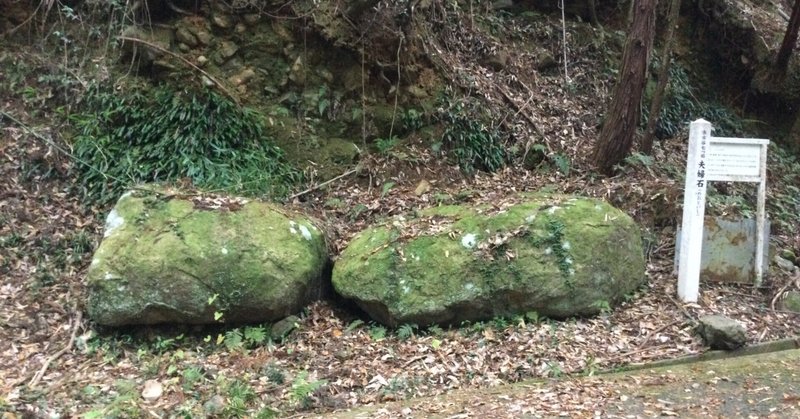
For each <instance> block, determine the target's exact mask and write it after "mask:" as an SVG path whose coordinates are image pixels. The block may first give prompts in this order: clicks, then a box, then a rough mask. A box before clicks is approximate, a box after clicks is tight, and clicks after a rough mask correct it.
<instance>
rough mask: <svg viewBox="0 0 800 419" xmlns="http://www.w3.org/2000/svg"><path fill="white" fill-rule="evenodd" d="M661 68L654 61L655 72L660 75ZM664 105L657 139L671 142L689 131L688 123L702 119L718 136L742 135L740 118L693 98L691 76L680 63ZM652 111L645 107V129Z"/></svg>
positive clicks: (673, 72) (672, 69) (673, 69)
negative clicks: (685, 130) (709, 124)
mask: <svg viewBox="0 0 800 419" xmlns="http://www.w3.org/2000/svg"><path fill="white" fill-rule="evenodd" d="M659 66H660V64H659V63H658V60H655V59H654V60H653V61H652V67H653V70H652V71H653V72H654V73H657V72H658V68H659ZM664 93H665V95H664V102H663V104H662V106H661V113H660V115H659V119H658V123H656V137H658V138H662V139H663V138H671V137H674V136H676V135H678V134H679V133H680V131H681V130H682V129H684V128H686V127H688V124H689V122H691V121H693V120H695V119H698V118H703V119H705V120H707V121H709V122H711V123H712V124H713V125H714V131H715V135H717V136H720V137H721V136H733V135H735V134H740V133H741V132H742V123H741V120H740V119H739V117H738V116H737V115H736V114H734V113H733V112H731V111H730V110H728V109H727V108H725V107H724V106H722V105H720V104H718V103H715V102H711V101H709V102H706V103H704V102H703V101H701V100H700V99H698V98H697V97H696V96H695V94H694V87H693V86H692V84H691V80H690V79H689V74H688V73H687V72H686V70H685V69H684V68H683V67H682V66H681V65H680V64H678V63H672V65H670V67H669V83H668V84H667V88H666V91H665V92H664ZM649 112H650V108H649V106H645V107H644V108H643V112H642V125H647V120H648V118H649V117H650V116H649Z"/></svg>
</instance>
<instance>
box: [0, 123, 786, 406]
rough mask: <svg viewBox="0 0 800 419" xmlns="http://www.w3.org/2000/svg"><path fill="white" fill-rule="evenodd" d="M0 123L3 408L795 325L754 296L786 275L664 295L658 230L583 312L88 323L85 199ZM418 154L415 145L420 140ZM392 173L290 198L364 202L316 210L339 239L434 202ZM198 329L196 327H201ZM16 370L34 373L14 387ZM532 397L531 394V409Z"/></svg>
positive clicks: (417, 389) (758, 332)
mask: <svg viewBox="0 0 800 419" xmlns="http://www.w3.org/2000/svg"><path fill="white" fill-rule="evenodd" d="M3 136H4V141H3V145H2V149H0V156H2V171H3V173H2V175H3V178H4V179H8V180H9V181H8V182H5V183H4V184H3V186H2V190H0V194H2V196H3V200H2V205H0V209H2V216H3V217H4V223H3V225H2V230H1V232H2V237H3V240H4V241H3V253H2V258H3V260H2V266H3V276H4V281H3V284H2V287H0V298H2V300H3V304H2V305H1V306H0V307H2V308H0V316H1V317H0V318H1V319H2V324H1V326H2V327H1V328H0V334H2V335H1V336H0V338H2V339H1V340H0V341H1V342H2V344H0V345H2V346H0V349H1V350H0V381H1V382H2V393H1V394H2V395H3V396H2V397H3V403H5V404H6V408H7V409H12V410H15V411H18V412H31V413H35V414H37V415H39V414H51V413H57V414H61V415H64V416H76V415H80V414H83V413H86V412H99V413H100V414H101V415H117V416H128V415H142V416H145V415H148V414H150V413H152V414H154V415H158V416H164V415H167V416H168V415H169V414H170V413H174V412H178V411H180V410H181V409H183V410H185V411H190V412H194V413H195V414H201V413H202V412H205V410H204V409H210V408H212V407H213V406H209V405H208V402H209V400H212V399H213V398H214V397H215V396H221V397H222V400H223V401H224V402H228V401H229V399H230V388H231V385H230V383H232V382H241V383H244V384H246V385H247V386H248V387H249V388H251V389H252V391H253V392H254V396H253V397H254V398H253V399H252V401H251V402H250V403H249V405H248V406H247V409H249V410H245V412H250V413H251V414H252V413H254V412H256V411H258V410H259V409H260V408H263V407H270V408H272V409H274V410H275V411H277V412H281V413H282V414H290V413H292V412H294V413H296V414H305V413H303V412H308V414H312V413H314V412H317V413H318V412H322V411H329V410H336V409H345V408H349V407H353V406H359V405H364V404H370V403H378V402H384V401H392V400H400V399H407V398H410V397H419V396H431V395H437V394H442V393H446V392H448V391H452V390H455V389H465V388H466V389H468V388H484V387H492V386H497V385H499V384H504V383H514V382H519V381H521V380H525V379H530V378H546V377H550V378H557V377H562V376H575V375H581V374H586V375H591V374H594V373H597V372H599V371H601V370H607V369H612V368H615V367H620V366H624V365H636V364H642V363H647V362H650V361H655V360H662V359H669V358H675V357H680V356H684V355H689V354H696V353H700V352H703V351H705V350H706V349H707V348H705V347H703V345H702V343H701V341H700V340H699V338H697V337H696V336H695V335H694V334H693V331H692V328H693V321H694V320H695V319H696V318H697V317H698V316H701V315H703V314H708V313H717V314H724V315H726V316H729V317H732V318H734V319H737V320H738V321H740V322H741V323H742V324H744V325H745V326H746V327H747V331H748V339H749V342H750V343H756V342H764V341H770V340H775V339H780V338H786V337H791V336H795V335H797V333H798V330H800V323H798V315H797V314H791V313H788V312H782V311H780V310H774V309H772V308H771V307H770V301H771V299H772V297H773V292H774V290H775V289H776V288H777V287H776V284H777V283H778V282H777V281H780V280H783V281H784V282H785V281H788V280H789V279H790V278H789V277H788V276H785V277H784V278H781V277H780V276H775V277H773V279H772V282H770V283H768V284H767V286H765V287H763V288H753V287H750V286H737V285H720V284H703V288H702V294H701V299H700V301H699V302H698V303H697V304H681V303H679V302H678V301H676V299H675V297H674V296H675V283H676V280H675V276H674V274H673V272H672V257H673V252H674V251H673V248H674V244H673V238H672V234H660V235H659V234H656V235H655V239H654V240H653V243H652V245H651V251H650V253H649V263H648V266H647V268H648V272H647V273H648V278H649V280H648V283H647V286H646V287H644V288H642V289H641V290H639V291H638V292H637V293H636V294H635V295H632V296H631V298H630V299H629V301H626V302H623V303H622V304H621V305H620V306H619V307H617V308H615V309H614V310H613V311H611V312H609V313H607V314H604V315H601V316H598V317H596V318H587V319H568V320H564V321H554V320H549V319H537V318H535V317H532V316H528V317H519V318H515V319H495V320H491V321H487V322H485V323H473V324H466V325H462V326H461V327H458V328H451V329H445V330H441V329H435V328H434V329H429V330H417V329H410V330H411V333H406V335H404V336H403V337H402V338H401V337H400V333H397V332H393V331H389V332H387V333H383V332H381V331H380V328H379V327H378V326H376V325H372V324H369V323H366V324H362V321H360V319H359V318H358V317H357V315H356V314H354V312H353V311H347V310H345V309H342V308H339V307H340V306H339V305H335V304H333V303H331V302H319V303H315V304H313V305H311V306H310V307H308V308H307V309H306V310H305V312H304V313H303V315H302V316H301V317H300V320H299V324H298V326H299V327H298V329H297V330H296V331H295V332H294V333H292V334H291V335H290V336H289V337H287V339H285V340H284V341H282V342H281V341H278V342H275V343H270V344H263V345H260V346H257V347H255V348H250V349H244V347H239V348H233V349H229V348H227V347H226V346H225V345H224V344H223V345H217V344H215V342H214V340H215V338H216V336H217V334H219V333H223V334H224V333H225V331H227V330H230V329H225V328H224V327H221V328H218V329H208V328H206V329H202V330H197V329H191V328H167V327H164V328H136V329H127V330H122V331H111V330H100V329H97V328H95V327H94V326H93V325H92V324H91V323H89V322H87V321H86V320H84V319H80V318H79V316H78V313H79V311H80V310H81V304H82V300H83V298H84V287H83V283H82V274H83V272H84V269H85V267H86V265H87V262H88V261H89V260H90V258H91V250H92V248H93V246H83V247H82V246H79V245H78V244H80V243H78V242H80V241H81V240H85V239H76V232H81V231H82V232H84V234H85V235H88V237H89V238H90V242H91V244H92V245H94V244H96V243H97V241H98V240H99V238H100V235H101V228H102V227H101V226H102V223H101V222H100V220H101V219H102V217H101V216H100V215H101V214H98V211H97V210H91V209H85V208H83V207H82V206H81V205H80V203H79V201H78V200H77V198H76V197H75V196H74V195H73V194H72V193H70V192H69V191H70V190H71V186H70V185H69V182H68V179H65V178H63V176H62V175H61V174H59V171H58V170H57V169H58V166H57V164H58V161H50V163H48V164H47V165H42V167H38V168H37V167H32V166H30V162H31V161H36V156H35V154H36V153H37V152H43V151H44V150H38V149H37V146H36V144H35V143H30V142H27V141H26V140H25V139H24V136H22V134H21V133H20V132H18V131H16V130H15V129H13V128H9V127H6V128H4V131H3ZM419 154H420V156H421V157H420V158H425V153H424V152H421V153H419ZM31 155H34V156H33V158H32V157H31ZM48 158H50V157H48ZM380 160H381V159H376V160H374V161H373V163H374V164H375V165H376V166H377V167H378V169H376V173H377V172H378V171H380V172H382V173H386V172H385V171H383V170H382V169H381V168H382V165H383V163H385V162H382V161H380ZM45 169H47V170H45ZM379 169H381V170H379ZM366 170H369V169H366ZM447 172H448V171H447V170H444V169H443V170H441V171H440V173H447ZM450 173H452V174H453V176H454V177H457V178H454V179H452V181H450V180H446V179H445V180H442V179H431V181H430V183H431V184H432V185H434V186H433V188H435V190H436V191H438V192H436V193H435V194H438V195H439V196H440V197H452V199H453V200H464V201H469V202H485V203H493V204H494V205H497V206H498V207H502V205H503V201H504V200H507V199H509V198H508V197H509V196H510V195H509V191H514V190H519V191H524V190H535V189H539V188H540V186H543V185H545V184H546V185H551V186H550V187H551V188H553V187H555V188H556V189H558V190H563V191H567V192H569V191H583V192H584V193H589V194H597V195H600V196H604V197H606V198H611V199H613V198H614V197H616V196H618V195H619V196H624V197H625V198H624V202H628V203H630V204H631V205H632V206H629V207H627V208H626V209H627V210H628V211H629V212H634V213H635V212H636V211H637V205H638V204H637V203H636V200H635V199H630V198H629V197H630V196H631V195H633V196H636V195H638V194H640V193H641V192H642V191H655V190H658V185H657V184H658V183H663V181H660V180H658V179H659V178H658V177H651V176H650V174H649V173H648V171H647V170H642V171H640V172H639V173H634V174H632V175H629V176H625V177H619V178H612V179H603V180H597V181H595V182H591V181H589V180H587V179H585V178H583V177H580V176H578V177H576V178H565V177H561V176H559V175H544V176H542V175H535V174H533V173H528V172H525V171H522V170H517V169H515V170H513V171H511V170H508V171H505V172H501V173H497V174H495V175H480V176H477V177H475V178H474V179H471V180H466V179H463V178H460V175H458V174H457V172H456V171H454V170H450ZM398 176H399V175H398V174H396V173H395V174H394V178H395V179H397V180H398V182H397V185H398V186H397V187H396V188H393V189H392V190H391V191H389V192H388V193H384V192H383V191H382V190H381V188H375V187H372V188H370V187H369V185H368V184H367V185H365V184H364V183H365V182H364V181H365V180H368V179H369V174H363V175H361V176H360V177H356V178H354V179H350V180H348V181H346V182H343V183H341V184H339V185H337V186H336V187H335V188H334V189H332V190H329V191H323V192H317V193H315V194H313V196H310V197H309V198H308V200H307V202H305V203H296V205H301V206H304V207H306V208H311V209H312V211H313V210H317V209H318V210H320V211H322V210H325V208H324V207H325V202H327V201H330V200H331V199H332V198H333V197H336V198H337V199H341V200H342V201H344V202H346V206H345V208H351V209H352V208H362V207H363V208H366V210H364V211H361V212H360V213H359V214H353V213H348V212H347V211H345V210H341V211H343V213H342V214H338V217H334V219H335V220H336V221H335V222H332V223H331V226H332V229H333V230H334V235H335V237H338V238H339V240H338V241H337V247H340V246H341V245H342V243H344V242H346V240H347V237H349V236H350V235H351V234H353V233H354V232H355V231H357V230H358V229H359V228H361V227H362V226H363V225H366V224H367V223H369V222H373V221H375V220H377V219H382V218H384V217H386V216H388V215H390V214H400V213H404V212H406V211H409V210H411V209H413V208H419V207H423V206H427V205H432V204H434V203H433V202H430V201H429V200H430V199H432V198H431V197H432V196H434V195H435V194H434V193H427V194H422V195H420V196H418V195H416V194H415V193H414V189H415V183H417V181H416V179H414V180H413V181H407V180H403V179H400V178H398ZM374 181H375V178H373V183H374ZM381 181H382V180H380V179H379V180H378V182H381ZM442 184H447V185H449V186H448V187H442V186H441V185H442ZM552 185H557V186H552ZM465 191H469V192H468V193H465ZM637 191H639V192H637ZM643 198H645V199H646V198H647V196H646V194H645V195H644V196H643ZM442 199H451V198H442ZM332 212H333V213H334V214H336V211H332ZM329 219H330V217H329ZM76 243H77V244H76ZM207 336H210V337H212V341H211V342H205V338H206V337H207ZM71 339H74V341H71ZM64 348H68V350H67V351H65V352H63V353H61V354H60V356H59V357H58V358H56V359H52V364H51V365H49V367H48V368H47V369H46V371H45V373H44V375H43V376H41V377H39V378H38V379H37V377H36V376H37V373H38V372H39V371H41V370H42V368H43V366H44V365H45V364H46V363H47V362H49V361H50V360H51V358H53V356H54V355H56V354H58V353H59V351H62V350H63V349H64ZM190 369H196V370H197V371H199V378H197V379H195V380H194V381H193V382H189V380H188V379H187V374H186V371H187V370H190ZM306 373H307V374H308V376H307V377H308V378H307V380H308V381H318V380H319V381H324V382H325V384H324V385H321V386H320V387H319V388H318V389H316V390H315V391H314V392H313V393H310V394H309V395H308V398H307V399H303V398H302V397H301V398H298V396H296V394H295V393H293V386H296V384H297V382H298V380H297V379H298V377H302V376H303V374H306ZM276 376H277V377H282V379H276V378H275V377H276ZM147 380H156V381H158V382H159V383H160V384H161V386H162V387H163V394H162V395H161V396H160V397H158V398H156V399H155V400H154V401H152V402H148V401H145V400H144V399H142V397H141V391H142V389H143V388H144V385H145V382H146V381H147ZM32 381H34V384H35V385H34V386H33V387H29V384H30V383H31V382H32ZM563 385H566V386H568V384H563ZM581 391H582V392H581V393H579V396H575V395H574V394H572V396H571V397H572V398H571V399H570V400H571V403H572V402H574V403H575V405H574V406H573V408H574V409H575V410H572V411H574V412H576V413H580V412H587V413H588V412H590V411H593V410H592V408H593V404H592V403H591V401H590V400H591V399H592V398H593V397H594V395H593V394H592V391H599V392H602V391H604V390H602V389H597V390H592V389H591V388H587V389H583V390H581ZM534 393H535V391H534ZM301 399H303V400H301ZM224 402H223V404H224ZM301 402H303V403H305V407H304V406H303V403H301ZM564 403H565V402H564V401H563V400H562V399H560V398H559V400H558V401H556V400H554V401H553V404H552V406H550V409H552V410H550V411H551V412H553V413H555V412H558V411H561V410H563V409H566V407H565V405H564ZM204 405H205V406H204ZM547 406H548V405H547V404H546V403H544V404H541V405H540V407H539V408H540V409H545V410H544V411H545V412H546V411H547V410H546V409H548V407H547ZM581 406H583V407H581ZM584 408H585V409H586V410H582V409H584ZM304 409H310V410H304Z"/></svg>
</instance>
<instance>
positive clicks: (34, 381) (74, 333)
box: [28, 310, 83, 388]
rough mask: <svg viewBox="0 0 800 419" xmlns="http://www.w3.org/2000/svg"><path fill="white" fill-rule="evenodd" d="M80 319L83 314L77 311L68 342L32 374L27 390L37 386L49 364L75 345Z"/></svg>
mask: <svg viewBox="0 0 800 419" xmlns="http://www.w3.org/2000/svg"><path fill="white" fill-rule="evenodd" d="M82 317H83V313H82V312H81V311H80V310H79V311H78V313H77V314H76V315H75V319H73V321H72V323H71V327H72V334H70V336H69V342H67V345H66V346H64V347H63V348H62V349H61V350H60V351H58V352H56V353H55V354H53V356H51V357H50V358H48V359H47V361H45V362H44V365H42V369H40V370H39V371H38V372H37V373H36V374H34V375H33V378H32V379H31V381H30V382H29V383H28V387H29V388H33V387H35V386H36V385H37V384H39V381H41V380H42V377H44V374H45V373H46V372H47V369H48V368H50V364H52V363H53V361H55V360H56V359H58V358H59V357H60V356H61V355H64V354H65V353H66V352H67V351H69V350H70V349H72V346H73V345H74V344H75V337H76V336H77V335H78V329H79V328H80V325H81V319H82Z"/></svg>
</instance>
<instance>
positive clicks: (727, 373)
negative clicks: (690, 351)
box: [325, 349, 800, 419]
mask: <svg viewBox="0 0 800 419" xmlns="http://www.w3.org/2000/svg"><path fill="white" fill-rule="evenodd" d="M798 365H800V350H798V349H794V350H786V351H781V352H772V353H768V354H760V355H750V356H743V357H734V358H726V359H719V360H713V361H704V362H698V363H691V364H684V365H678V366H666V367H660V368H653V369H643V370H639V371H630V372H622V373H613V374H608V375H601V376H595V377H587V378H576V379H565V380H551V381H537V382H523V383H519V384H514V385H510V386H501V387H496V388H492V389H482V390H466V391H455V392H451V393H448V394H447V395H445V396H439V397H434V398H428V399H412V400H407V401H404V402H397V403H389V404H385V405H377V406H370V407H365V408H361V409H356V410H353V411H350V412H341V413H334V414H330V415H325V417H328V418H342V419H344V418H367V417H370V418H384V417H425V418H446V417H447V418H455V417H457V418H468V417H542V416H554V415H562V416H563V415H567V416H570V417H592V416H594V417H607V418H614V417H654V416H678V417H720V418H731V417H771V418H790V417H798V416H800V368H798Z"/></svg>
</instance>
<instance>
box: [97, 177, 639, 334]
mask: <svg viewBox="0 0 800 419" xmlns="http://www.w3.org/2000/svg"><path fill="white" fill-rule="evenodd" d="M329 263H330V254H329V252H328V248H327V246H326V240H325V235H324V234H323V231H322V228H321V225H320V224H319V223H318V222H316V221H314V220H313V219H312V218H310V217H308V216H304V215H301V214H299V213H296V212H294V211H290V210H287V209H285V208H281V207H278V206H276V205H274V204H268V203H263V202H258V201H252V200H244V199H240V198H220V197H207V196H202V195H182V193H181V192H179V191H167V190H156V189H152V188H151V189H139V190H135V191H133V192H129V193H127V194H125V195H124V196H123V197H122V198H120V200H119V202H118V203H117V205H116V206H115V208H114V209H113V210H112V211H111V213H110V214H109V216H108V220H107V225H106V232H105V237H104V239H103V241H102V243H101V245H100V247H99V248H98V249H97V252H96V253H95V255H94V259H93V261H92V264H91V266H90V268H89V271H88V274H87V285H88V304H87V311H88V313H89V315H90V317H91V318H93V319H94V320H95V321H96V322H98V323H100V324H104V325H124V324H154V323H189V324H206V323H214V322H219V321H226V322H265V321H275V320H278V319H281V318H284V317H286V316H287V315H289V314H292V313H295V312H297V311H299V310H300V309H301V308H302V307H304V306H305V305H307V304H308V303H309V302H311V301H313V300H315V299H318V298H320V297H321V296H322V295H323V290H325V289H326V288H327V287H328V285H329V284H330V283H331V282H332V284H333V288H334V290H335V291H336V292H337V293H339V294H340V295H341V296H343V297H345V298H347V299H350V300H352V301H354V302H355V303H356V304H357V305H358V306H359V307H361V308H362V309H363V310H364V311H366V312H367V313H368V314H369V315H370V316H371V317H372V318H373V319H375V320H376V321H379V322H381V323H383V324H387V325H398V324H402V323H415V324H420V325H429V324H456V323H458V322H461V321H467V320H470V321H476V320H484V319H490V318H493V317H495V316H512V315H517V314H524V313H526V312H530V311H536V312H538V313H539V314H540V315H544V316H550V317H556V318H564V317H570V316H586V315H593V314H596V313H598V312H600V311H601V310H604V309H607V308H609V307H610V306H611V305H613V304H615V303H616V302H618V301H619V300H620V299H622V298H623V296H625V295H626V294H629V293H631V292H632V291H634V290H635V289H636V288H638V287H639V286H641V285H642V284H643V282H644V280H645V262H644V257H643V251H642V244H641V239H640V230H639V228H638V227H637V225H636V224H635V223H634V221H633V220H632V219H631V218H630V217H629V216H627V215H626V214H624V213H622V212H621V211H619V210H618V209H615V208H613V207H611V206H610V205H608V204H607V203H605V202H603V201H600V200H595V199H589V198H577V197H570V196H562V195H547V194H531V195H520V196H517V197H515V200H514V201H513V202H509V203H507V204H499V205H496V206H487V205H484V206H466V205H463V206H462V205H459V206H456V205H453V206H441V207H436V208H430V209H426V210H422V211H418V212H417V213H416V214H414V215H413V217H411V216H408V217H407V218H403V217H396V218H394V219H392V220H390V221H388V222H386V223H385V224H383V225H379V226H374V227H371V228H368V229H366V230H365V231H363V232H361V233H359V234H357V235H356V236H355V237H354V238H353V239H352V240H351V242H350V244H349V245H348V246H347V247H346V248H345V249H344V250H343V251H342V253H341V255H340V256H339V258H338V260H337V261H336V264H335V266H334V268H333V270H332V277H328V274H329V273H330V267H329Z"/></svg>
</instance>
